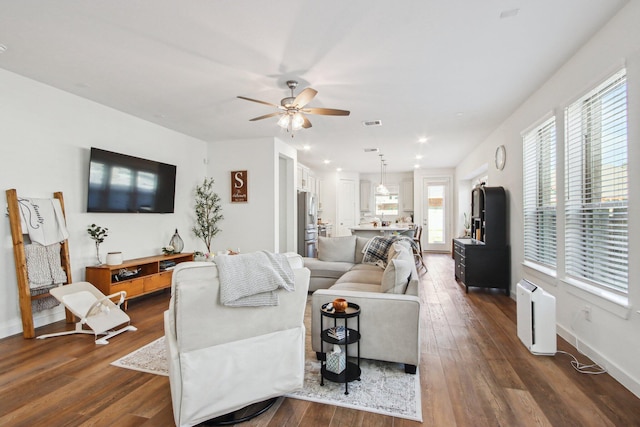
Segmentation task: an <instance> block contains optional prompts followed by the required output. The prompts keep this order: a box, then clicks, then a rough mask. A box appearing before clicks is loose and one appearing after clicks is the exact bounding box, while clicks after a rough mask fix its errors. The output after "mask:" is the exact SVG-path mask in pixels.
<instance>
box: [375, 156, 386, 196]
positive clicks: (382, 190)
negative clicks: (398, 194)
mask: <svg viewBox="0 0 640 427" xmlns="http://www.w3.org/2000/svg"><path fill="white" fill-rule="evenodd" d="M378 155H379V156H380V185H378V186H377V187H376V193H377V194H389V189H388V188H387V187H385V185H384V166H385V164H384V159H383V158H382V156H383V155H384V154H378Z"/></svg>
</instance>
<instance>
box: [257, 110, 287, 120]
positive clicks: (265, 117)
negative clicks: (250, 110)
mask: <svg viewBox="0 0 640 427" xmlns="http://www.w3.org/2000/svg"><path fill="white" fill-rule="evenodd" d="M280 114H282V113H281V112H279V111H277V112H275V113H270V114H265V115H264V116H260V117H254V118H253V119H249V121H250V122H255V121H256V120H262V119H268V118H269V117H273V116H279V115H280Z"/></svg>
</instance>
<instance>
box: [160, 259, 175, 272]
mask: <svg viewBox="0 0 640 427" xmlns="http://www.w3.org/2000/svg"><path fill="white" fill-rule="evenodd" d="M175 266H176V262H175V261H173V260H166V261H160V271H167V270H172V269H173V268H174V267H175Z"/></svg>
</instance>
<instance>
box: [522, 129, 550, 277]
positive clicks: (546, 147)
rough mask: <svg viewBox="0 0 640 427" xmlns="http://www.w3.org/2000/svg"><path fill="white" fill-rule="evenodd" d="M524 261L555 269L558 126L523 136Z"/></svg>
mask: <svg viewBox="0 0 640 427" xmlns="http://www.w3.org/2000/svg"><path fill="white" fill-rule="evenodd" d="M523 145H524V146H523V157H524V158H523V164H524V169H523V180H522V181H523V184H524V189H523V197H524V200H523V207H524V259H525V260H527V261H532V262H535V263H538V264H542V265H544V266H546V267H549V268H552V269H555V268H556V123H555V118H554V117H552V118H550V119H548V120H546V121H545V122H544V123H543V124H541V125H540V126H538V127H536V128H535V129H533V130H531V131H529V132H527V133H525V134H524V135H523Z"/></svg>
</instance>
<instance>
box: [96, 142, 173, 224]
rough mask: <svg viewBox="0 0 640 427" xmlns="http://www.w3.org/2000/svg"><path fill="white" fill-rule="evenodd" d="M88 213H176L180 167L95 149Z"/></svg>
mask: <svg viewBox="0 0 640 427" xmlns="http://www.w3.org/2000/svg"><path fill="white" fill-rule="evenodd" d="M88 188H89V190H88V192H87V212H121V213H127V212H130V213H134V212H135V213H173V209H174V201H175V190H176V167H175V166H174V165H169V164H166V163H160V162H155V161H152V160H147V159H141V158H139V157H133V156H128V155H125V154H119V153H114V152H111V151H106V150H102V149H99V148H91V155H90V164H89V185H88Z"/></svg>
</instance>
